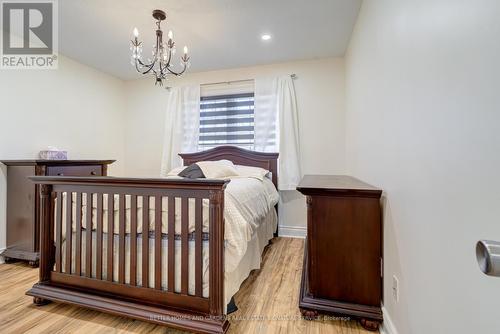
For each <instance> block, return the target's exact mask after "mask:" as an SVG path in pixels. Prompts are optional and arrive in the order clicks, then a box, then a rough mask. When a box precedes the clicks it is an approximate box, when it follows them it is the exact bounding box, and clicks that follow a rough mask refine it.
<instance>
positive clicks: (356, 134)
mask: <svg viewBox="0 0 500 334" xmlns="http://www.w3.org/2000/svg"><path fill="white" fill-rule="evenodd" d="M499 17H500V2H498V1H488V0H475V1H470V0H449V1H446V0H433V1H416V0H413V1H412V0H378V1H369V0H368V1H365V2H364V4H363V6H362V9H361V12H360V14H359V18H358V22H357V24H356V27H355V30H354V34H353V37H352V40H351V43H350V47H349V51H348V54H347V56H346V92H347V98H346V110H347V165H348V170H349V171H350V172H351V173H352V174H353V175H355V176H358V177H360V178H361V179H363V180H365V181H368V182H370V183H372V184H374V185H377V186H379V187H381V188H383V189H384V191H385V197H386V202H385V210H384V211H385V212H384V225H385V226H384V240H385V241H384V252H385V268H384V271H385V279H384V286H385V289H384V304H385V307H386V308H387V310H388V313H389V315H390V316H391V318H392V320H393V322H394V324H395V326H396V328H397V329H398V331H399V333H403V334H409V333H428V334H433V333H436V334H440V333H455V334H459V333H464V334H466V333H467V334H468V333H485V334H486V333H498V331H499V328H500V317H499V313H498V312H499V310H500V279H498V278H491V277H487V276H485V275H483V274H482V273H481V272H480V271H479V269H478V266H477V263H476V259H475V251H474V249H475V243H476V241H477V240H478V239H483V238H490V239H497V240H499V239H500V205H499V204H500V191H499V189H500V176H499V171H500V154H499V152H500V126H499V124H500V94H499V88H500V61H499V60H500V42H499V36H500V20H499V19H498V18H499ZM393 274H396V275H397V276H398V277H399V280H400V286H401V288H400V289H401V291H400V301H399V303H397V304H396V303H395V301H394V300H393V298H392V295H391V285H392V283H391V280H392V275H393Z"/></svg>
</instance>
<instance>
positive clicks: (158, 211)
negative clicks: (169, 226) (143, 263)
mask: <svg viewBox="0 0 500 334" xmlns="http://www.w3.org/2000/svg"><path fill="white" fill-rule="evenodd" d="M155 289H157V290H160V289H161V196H155Z"/></svg>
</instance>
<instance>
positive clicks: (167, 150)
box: [160, 85, 200, 176]
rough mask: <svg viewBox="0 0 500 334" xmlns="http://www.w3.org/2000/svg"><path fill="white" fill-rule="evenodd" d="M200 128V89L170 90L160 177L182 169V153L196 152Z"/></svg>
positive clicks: (191, 87) (195, 86) (196, 87)
mask: <svg viewBox="0 0 500 334" xmlns="http://www.w3.org/2000/svg"><path fill="white" fill-rule="evenodd" d="M199 125H200V86H199V85H193V86H184V87H173V88H171V89H170V92H169V94H168V100H167V110H166V116H165V136H164V140H163V152H162V161H161V171H160V175H161V176H165V175H167V173H168V172H169V171H170V170H171V169H172V168H175V167H178V166H182V160H181V158H180V157H179V156H178V154H179V153H189V152H196V151H197V150H198V136H199V127H200V126H199Z"/></svg>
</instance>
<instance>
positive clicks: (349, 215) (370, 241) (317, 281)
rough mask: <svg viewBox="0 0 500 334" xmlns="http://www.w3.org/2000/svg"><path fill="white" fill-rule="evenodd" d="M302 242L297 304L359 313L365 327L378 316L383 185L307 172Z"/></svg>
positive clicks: (306, 311)
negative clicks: (304, 231) (302, 258)
mask: <svg viewBox="0 0 500 334" xmlns="http://www.w3.org/2000/svg"><path fill="white" fill-rule="evenodd" d="M297 190H298V191H300V192H301V193H302V194H304V195H306V201H307V241H306V242H307V244H306V247H305V254H304V265H303V272H302V283H301V290H300V298H299V307H300V309H301V311H302V314H303V315H305V316H306V317H308V318H314V317H315V316H317V314H318V312H325V313H331V314H336V315H343V316H349V317H352V318H355V319H359V320H360V322H361V325H362V326H363V327H365V328H366V329H370V330H377V329H378V326H379V324H380V323H381V322H382V310H381V297H382V274H383V272H382V268H383V266H382V223H381V207H380V196H381V194H382V190H380V189H377V188H375V187H372V186H370V185H368V184H366V183H364V182H362V181H360V180H358V179H355V178H353V177H350V176H337V175H306V176H304V178H303V179H302V181H301V182H300V184H299V185H298V187H297Z"/></svg>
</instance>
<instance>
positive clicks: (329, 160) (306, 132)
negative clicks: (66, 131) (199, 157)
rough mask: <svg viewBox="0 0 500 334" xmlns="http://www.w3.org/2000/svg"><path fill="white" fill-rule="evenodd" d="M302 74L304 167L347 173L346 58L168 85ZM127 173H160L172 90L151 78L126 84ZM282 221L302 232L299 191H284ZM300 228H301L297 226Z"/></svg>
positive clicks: (192, 77)
mask: <svg viewBox="0 0 500 334" xmlns="http://www.w3.org/2000/svg"><path fill="white" fill-rule="evenodd" d="M291 73H295V74H297V77H298V78H297V79H296V80H295V87H296V92H297V101H298V107H299V122H300V139H301V149H302V156H301V160H302V165H303V171H304V173H306V174H314V173H316V174H331V173H344V171H345V131H344V130H345V125H344V121H345V120H344V98H345V92H344V61H343V59H340V58H328V59H320V60H309V61H298V62H289V63H280V64H272V65H264V66H255V67H247V68H239V69H231V70H221V71H211V72H198V73H191V74H187V75H185V76H183V77H181V78H179V79H175V80H172V81H169V82H167V83H166V85H170V86H174V85H185V84H193V83H199V84H202V83H213V82H220V81H230V80H240V79H250V78H255V77H259V76H272V75H282V74H291ZM126 95H127V106H128V108H127V125H126V144H125V162H126V163H125V166H126V174H127V175H130V176H158V175H159V170H160V159H161V151H162V143H163V127H164V118H165V113H166V98H167V93H166V91H165V90H164V89H161V88H159V87H154V81H153V79H152V78H151V77H148V78H147V79H142V80H135V81H128V82H127V83H126ZM283 199H284V205H283V208H284V211H283V212H282V214H281V219H282V221H283V222H285V224H286V226H289V227H290V228H288V229H285V231H283V232H285V233H301V232H303V231H304V229H303V228H305V223H306V209H305V200H304V198H303V197H302V196H301V195H300V194H299V193H298V192H295V191H293V192H286V193H284V194H283ZM297 226H298V227H300V228H302V229H301V230H299V231H297V230H295V229H294V227H297Z"/></svg>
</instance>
